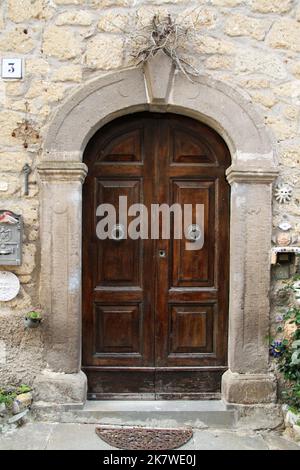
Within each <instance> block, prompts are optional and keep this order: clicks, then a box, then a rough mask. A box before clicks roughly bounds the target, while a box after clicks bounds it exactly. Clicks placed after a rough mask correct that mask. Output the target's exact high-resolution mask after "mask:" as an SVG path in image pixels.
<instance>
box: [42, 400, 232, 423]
mask: <svg viewBox="0 0 300 470" xmlns="http://www.w3.org/2000/svg"><path fill="white" fill-rule="evenodd" d="M33 416H34V418H35V419H37V420H39V421H56V422H63V423H97V424H105V425H106V424H107V425H119V426H126V425H128V426H132V425H135V426H159V427H172V426H178V425H187V426H193V427H197V428H206V427H213V428H232V427H234V426H235V423H236V412H235V411H234V410H233V409H227V408H226V406H225V404H224V403H223V402H222V401H220V400H202V401H198V400H191V401H187V400H172V401H171V400H170V401H117V400H114V401H110V400H105V401H87V402H86V403H85V404H84V405H83V406H81V407H80V406H78V405H77V406H76V405H70V404H69V405H68V404H66V405H59V406H55V405H53V406H49V404H44V403H42V402H37V403H35V406H34V407H33Z"/></svg>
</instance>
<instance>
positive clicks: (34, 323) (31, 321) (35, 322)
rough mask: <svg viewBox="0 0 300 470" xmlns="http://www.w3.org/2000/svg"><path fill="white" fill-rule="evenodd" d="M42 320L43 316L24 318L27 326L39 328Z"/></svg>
mask: <svg viewBox="0 0 300 470" xmlns="http://www.w3.org/2000/svg"><path fill="white" fill-rule="evenodd" d="M41 321H42V319H41V318H28V317H25V318H24V325H25V328H37V327H38V326H39V325H40V323H41Z"/></svg>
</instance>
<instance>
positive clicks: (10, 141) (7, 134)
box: [0, 111, 22, 146]
mask: <svg viewBox="0 0 300 470" xmlns="http://www.w3.org/2000/svg"><path fill="white" fill-rule="evenodd" d="M21 120H22V117H21V116H20V115H19V114H18V113H15V112H13V111H3V112H2V113H0V145H1V146H6V145H7V146H9V145H11V146H17V145H18V142H16V139H15V138H14V137H13V136H12V132H13V131H14V129H15V128H16V127H17V125H18V122H20V121H21Z"/></svg>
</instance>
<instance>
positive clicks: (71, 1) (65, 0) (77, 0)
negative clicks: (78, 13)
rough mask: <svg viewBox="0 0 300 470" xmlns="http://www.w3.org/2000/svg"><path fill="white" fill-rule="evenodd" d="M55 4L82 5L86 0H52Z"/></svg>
mask: <svg viewBox="0 0 300 470" xmlns="http://www.w3.org/2000/svg"><path fill="white" fill-rule="evenodd" d="M54 1H55V3H56V4H57V5H82V4H83V3H85V2H86V0H54Z"/></svg>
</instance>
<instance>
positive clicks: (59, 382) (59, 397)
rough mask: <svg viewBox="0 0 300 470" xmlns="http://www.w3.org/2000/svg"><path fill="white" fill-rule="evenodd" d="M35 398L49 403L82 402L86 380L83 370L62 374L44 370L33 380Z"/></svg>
mask: <svg viewBox="0 0 300 470" xmlns="http://www.w3.org/2000/svg"><path fill="white" fill-rule="evenodd" d="M34 387H35V388H34V389H35V390H36V393H35V400H39V401H44V402H50V403H55V404H59V403H72V402H77V403H80V402H81V403H83V402H84V401H85V400H86V392H87V380H86V375H85V374H84V373H83V372H81V371H80V372H78V373H77V374H64V373H58V372H52V371H50V370H47V369H46V370H44V371H43V372H42V374H40V375H39V376H37V378H36V379H35V381H34Z"/></svg>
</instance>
